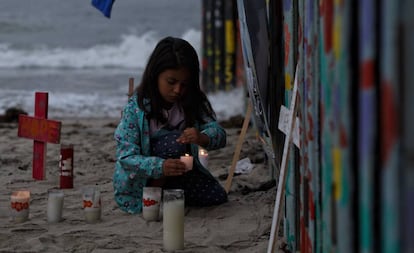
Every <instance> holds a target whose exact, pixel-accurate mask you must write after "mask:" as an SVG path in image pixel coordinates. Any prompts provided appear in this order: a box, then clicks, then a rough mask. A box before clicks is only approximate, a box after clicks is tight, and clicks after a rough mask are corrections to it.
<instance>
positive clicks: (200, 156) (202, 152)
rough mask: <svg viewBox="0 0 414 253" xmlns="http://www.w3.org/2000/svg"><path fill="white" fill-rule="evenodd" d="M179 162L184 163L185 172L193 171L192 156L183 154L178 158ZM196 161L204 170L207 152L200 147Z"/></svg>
mask: <svg viewBox="0 0 414 253" xmlns="http://www.w3.org/2000/svg"><path fill="white" fill-rule="evenodd" d="M180 160H181V161H182V162H183V163H185V165H186V167H187V170H192V169H193V162H194V158H193V156H191V155H189V154H184V155H183V156H181V157H180ZM198 160H199V161H200V163H201V165H202V166H203V167H204V168H207V167H208V152H207V150H205V149H203V148H202V147H199V149H198Z"/></svg>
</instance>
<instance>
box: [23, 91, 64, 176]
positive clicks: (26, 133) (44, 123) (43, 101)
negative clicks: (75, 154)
mask: <svg viewBox="0 0 414 253" xmlns="http://www.w3.org/2000/svg"><path fill="white" fill-rule="evenodd" d="M47 108H48V93H47V92H36V93H35V115H34V117H30V116H27V115H24V114H20V115H19V129H18V132H17V135H18V136H19V137H24V138H29V139H33V140H34V141H33V171H32V175H33V178H34V179H37V180H43V179H44V178H45V169H44V168H45V161H46V146H47V142H49V143H55V144H58V143H59V142H60V128H61V122H59V121H54V120H48V119H47Z"/></svg>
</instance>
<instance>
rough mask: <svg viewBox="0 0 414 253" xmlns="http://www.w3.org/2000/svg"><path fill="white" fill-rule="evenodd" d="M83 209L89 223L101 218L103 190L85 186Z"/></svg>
mask: <svg viewBox="0 0 414 253" xmlns="http://www.w3.org/2000/svg"><path fill="white" fill-rule="evenodd" d="M82 192H83V193H82V195H83V196H82V197H83V210H84V213H85V220H86V222H88V223H95V222H97V221H99V220H100V219H101V214H102V209H101V192H100V191H99V189H97V188H96V187H90V186H89V187H84V188H83V190H82Z"/></svg>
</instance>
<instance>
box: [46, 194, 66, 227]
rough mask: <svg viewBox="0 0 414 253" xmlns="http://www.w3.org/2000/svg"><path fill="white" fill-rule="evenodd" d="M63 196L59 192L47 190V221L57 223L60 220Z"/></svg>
mask: <svg viewBox="0 0 414 253" xmlns="http://www.w3.org/2000/svg"><path fill="white" fill-rule="evenodd" d="M63 199H64V194H63V191H61V190H49V193H48V200H47V221H48V222H59V221H61V219H62V209H63Z"/></svg>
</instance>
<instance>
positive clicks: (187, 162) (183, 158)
mask: <svg viewBox="0 0 414 253" xmlns="http://www.w3.org/2000/svg"><path fill="white" fill-rule="evenodd" d="M180 160H181V161H182V162H183V163H185V167H186V168H187V170H192V169H193V157H192V156H191V155H189V154H185V155H183V156H181V157H180Z"/></svg>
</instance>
